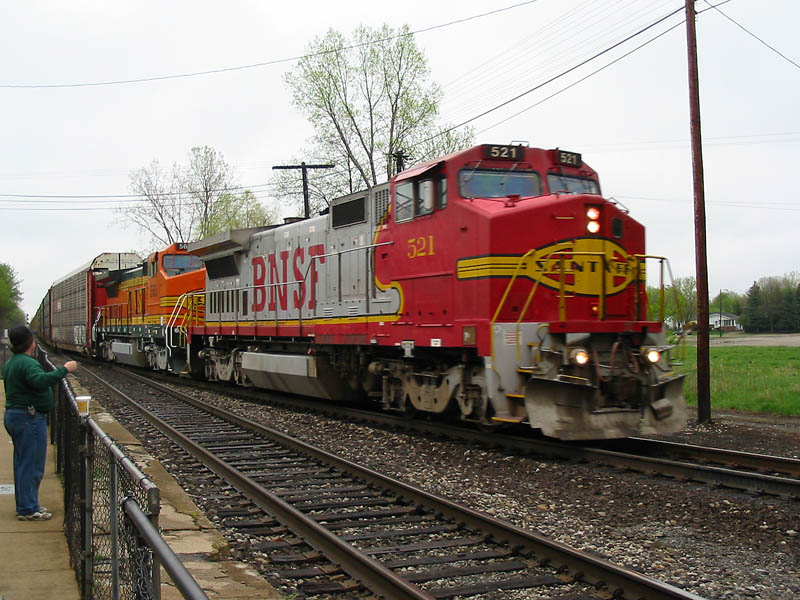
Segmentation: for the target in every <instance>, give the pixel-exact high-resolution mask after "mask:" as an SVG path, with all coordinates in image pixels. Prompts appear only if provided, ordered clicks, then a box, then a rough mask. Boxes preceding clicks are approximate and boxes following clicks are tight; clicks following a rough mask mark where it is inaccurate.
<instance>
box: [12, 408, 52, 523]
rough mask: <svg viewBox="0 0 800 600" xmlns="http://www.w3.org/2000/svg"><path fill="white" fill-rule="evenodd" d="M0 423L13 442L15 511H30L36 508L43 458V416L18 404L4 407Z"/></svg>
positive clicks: (30, 512) (45, 418)
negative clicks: (31, 412)
mask: <svg viewBox="0 0 800 600" xmlns="http://www.w3.org/2000/svg"><path fill="white" fill-rule="evenodd" d="M3 424H4V425H5V426H6V431H7V432H8V435H10V436H11V441H12V442H14V497H15V499H16V501H17V513H18V514H20V515H32V514H33V513H35V512H36V511H38V510H39V484H40V483H41V482H42V476H44V464H45V459H46V458H47V417H46V415H43V414H40V413H37V414H35V415H33V416H31V415H29V414H28V411H27V410H25V409H21V408H8V409H6V415H5V419H4V420H3Z"/></svg>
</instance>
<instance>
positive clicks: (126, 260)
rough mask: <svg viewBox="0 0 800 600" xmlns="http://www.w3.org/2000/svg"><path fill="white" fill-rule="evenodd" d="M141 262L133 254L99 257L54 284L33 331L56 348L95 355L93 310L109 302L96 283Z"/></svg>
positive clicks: (35, 321) (105, 254)
mask: <svg viewBox="0 0 800 600" xmlns="http://www.w3.org/2000/svg"><path fill="white" fill-rule="evenodd" d="M141 262H142V259H141V257H140V256H139V255H138V254H135V253H132V252H104V253H102V254H99V255H97V256H96V257H94V258H93V259H92V260H90V261H89V262H88V263H86V264H85V265H82V266H81V267H78V268H77V269H75V270H74V271H73V272H72V273H70V274H69V275H65V276H64V277H62V278H61V279H59V280H58V281H56V282H54V283H53V285H52V286H51V287H50V289H48V290H47V293H46V294H45V297H44V298H43V299H42V301H41V303H40V304H39V308H38V309H37V311H36V313H35V315H34V317H33V319H31V327H32V329H33V330H34V331H35V332H36V333H37V334H38V336H39V338H40V339H41V340H44V341H46V342H48V343H49V344H50V345H52V346H54V347H56V348H63V349H66V350H72V351H73V352H80V353H82V354H87V355H88V354H93V352H94V349H93V341H92V335H91V329H92V314H93V311H92V307H94V306H97V305H99V304H103V303H106V302H107V298H108V294H107V292H106V290H105V288H103V287H101V286H98V285H97V281H98V280H99V279H103V278H105V277H107V276H108V274H109V273H111V272H119V271H123V270H126V269H130V268H132V267H135V266H136V265H138V264H139V263H141Z"/></svg>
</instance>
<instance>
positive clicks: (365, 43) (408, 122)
mask: <svg viewBox="0 0 800 600" xmlns="http://www.w3.org/2000/svg"><path fill="white" fill-rule="evenodd" d="M306 52H307V56H306V57H305V58H303V59H301V60H300V61H299V62H298V64H297V66H296V67H295V68H294V69H293V70H292V71H290V72H289V73H287V74H286V76H285V80H286V83H287V85H288V86H289V89H290V90H291V92H292V98H293V102H294V105H295V106H296V107H297V108H299V109H300V110H301V111H302V112H303V113H304V114H305V116H306V117H307V118H308V120H309V122H310V123H311V125H312V126H313V128H314V130H315V135H314V137H313V139H312V140H311V141H310V143H309V144H308V147H307V148H306V149H304V151H303V157H302V160H305V161H306V162H311V161H313V162H320V161H324V162H333V163H335V164H336V165H337V169H335V170H334V171H333V172H325V171H323V172H320V173H316V174H314V176H313V177H312V178H310V185H311V188H312V189H316V193H315V194H314V196H313V197H314V199H315V201H316V203H317V204H316V206H317V208H319V207H320V204H322V203H324V201H330V199H331V198H333V197H336V196H340V195H342V194H346V193H351V192H355V191H358V190H361V189H364V188H366V187H371V186H374V185H376V184H378V183H380V182H381V181H385V180H386V179H388V178H390V177H392V176H393V175H394V174H395V172H394V167H395V164H394V161H393V159H392V155H393V154H394V153H395V152H398V151H403V152H404V153H405V154H406V155H408V156H409V159H410V161H413V162H423V161H425V160H429V159H432V158H435V157H436V156H441V155H443V154H447V153H449V152H453V151H456V150H459V149H462V148H464V147H466V146H469V145H470V144H471V143H472V139H473V132H472V130H471V129H463V130H452V131H451V130H449V128H448V127H446V126H445V125H441V124H437V118H438V114H439V99H440V98H441V95H442V92H441V89H440V88H439V86H438V85H436V84H435V83H433V82H432V81H431V80H430V70H429V68H428V63H427V59H426V57H425V55H424V53H423V52H422V50H421V49H420V48H419V47H418V46H417V43H416V40H415V39H414V36H413V34H411V32H410V31H409V29H408V26H403V27H401V28H399V29H397V30H395V29H393V28H391V27H389V26H388V25H383V26H382V27H381V28H379V29H371V28H368V27H363V26H362V27H358V28H357V29H356V30H355V31H354V32H353V34H352V36H351V37H350V38H347V37H345V36H344V35H343V34H342V33H340V32H338V31H335V30H330V31H328V33H327V34H326V35H325V36H323V37H321V38H316V39H315V40H314V41H313V42H312V43H311V44H310V45H309V46H308V47H307V48H306ZM295 181H296V178H295V177H294V176H293V175H291V174H289V173H286V172H281V173H275V174H273V182H274V183H275V184H276V187H277V189H278V193H279V194H281V193H283V194H287V195H288V194H290V193H291V194H293V190H296V189H297V184H296V183H295ZM290 200H291V201H295V200H296V197H295V196H293V195H292V196H290Z"/></svg>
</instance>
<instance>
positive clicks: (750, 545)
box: [85, 381, 800, 600]
mask: <svg viewBox="0 0 800 600" xmlns="http://www.w3.org/2000/svg"><path fill="white" fill-rule="evenodd" d="M85 383H86V384H87V385H89V386H90V387H91V385H92V383H91V382H88V381H87V382H85ZM193 393H194V394H195V395H197V396H199V397H201V398H202V399H204V400H206V401H209V402H212V403H215V404H218V405H220V406H221V407H224V408H230V409H233V410H234V411H235V412H237V413H239V414H242V415H244V416H246V417H248V418H252V419H254V420H257V421H260V422H262V423H264V424H265V425H268V426H270V427H274V428H276V429H279V430H282V431H285V432H286V433H288V434H290V435H293V436H295V437H297V438H300V439H303V440H306V441H309V442H311V443H313V444H315V445H317V446H320V447H321V448H324V449H326V450H328V451H330V452H333V453H336V454H338V455H340V456H343V457H345V458H348V459H350V460H352V461H354V462H358V463H360V464H363V465H365V466H368V467H370V468H372V469H375V470H377V471H380V472H383V473H386V474H387V475H390V476H393V477H397V478H398V479H401V480H404V481H406V482H409V483H412V484H414V485H417V486H419V487H421V488H423V489H425V490H428V491H430V492H433V493H437V494H441V495H443V496H446V497H448V498H451V499H453V500H455V501H458V502H460V503H463V504H466V505H468V506H470V507H472V508H474V509H476V510H480V511H483V512H486V513H488V514H491V515H493V516H496V517H498V518H501V519H504V520H507V521H509V522H512V523H514V524H516V525H518V526H520V527H523V528H526V529H531V530H538V531H539V532H541V533H543V534H545V535H547V536H549V537H550V538H552V539H554V540H557V541H559V542H562V543H565V544H568V545H570V546H573V547H576V548H579V549H581V550H588V551H591V552H593V553H595V554H596V555H598V556H600V557H602V558H606V559H608V560H610V561H612V562H615V563H617V564H620V565H623V566H626V567H631V568H633V569H636V570H637V571H639V572H641V573H644V574H646V575H648V576H651V577H653V578H656V579H659V580H662V581H665V582H667V583H670V584H672V585H676V586H678V587H681V588H684V589H687V590H689V591H691V592H693V593H695V594H698V595H700V596H703V597H706V598H717V599H740V598H754V599H757V600H790V599H791V600H794V599H795V598H798V597H800V551H799V550H800V534H799V533H798V531H800V519H798V514H800V511H798V506H800V504H798V501H791V500H784V499H780V498H773V497H757V496H751V495H748V494H744V493H740V492H735V491H731V490H726V489H715V488H713V487H711V486H707V485H703V484H695V483H681V482H677V481H674V480H671V479H666V478H660V477H652V476H647V475H642V474H637V473H630V472H620V471H617V470H613V469H609V468H606V467H602V466H598V465H595V464H587V463H575V462H566V461H561V460H553V459H546V458H537V457H531V456H519V455H513V454H508V453H504V452H496V451H492V450H487V449H483V448H479V447H474V446H470V445H468V444H465V443H459V442H454V441H450V440H447V441H442V440H437V439H434V438H432V437H431V436H424V435H418V434H413V433H404V432H397V431H391V430H386V429H381V428H376V427H374V426H369V425H362V424H355V423H351V422H346V421H339V420H336V419H332V418H329V417H325V416H322V415H317V414H310V413H308V412H303V411H293V410H289V409H284V408H276V407H273V406H263V405H258V404H252V403H249V402H246V401H242V400H238V399H230V398H226V397H224V396H222V395H220V394H217V393H213V392H193ZM739 418H740V417H737V420H736V421H734V420H732V419H729V418H720V419H718V420H717V421H716V422H714V423H713V424H711V425H702V426H697V425H696V424H690V426H689V427H687V429H686V430H685V431H684V432H682V433H680V434H674V435H672V436H663V437H665V438H666V439H672V440H675V441H688V442H691V443H694V444H700V445H707V446H717V447H727V448H734V449H738V450H748V451H752V452H759V453H769V454H777V455H783V456H794V457H797V456H798V450H800V424H798V423H796V422H788V423H787V422H786V421H785V420H780V419H778V420H773V421H772V422H766V423H765V422H761V421H758V420H745V421H741V420H738V419H739ZM526 594H529V593H528V592H525V591H516V592H513V593H511V592H505V593H504V595H503V596H502V597H503V598H520V599H521V598H535V597H537V596H535V595H526ZM499 597H500V596H498V598H499Z"/></svg>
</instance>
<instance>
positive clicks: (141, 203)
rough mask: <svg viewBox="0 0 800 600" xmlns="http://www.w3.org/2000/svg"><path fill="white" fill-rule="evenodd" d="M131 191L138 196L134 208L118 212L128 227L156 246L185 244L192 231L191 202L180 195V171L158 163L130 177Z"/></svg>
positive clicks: (151, 164) (135, 172) (152, 163)
mask: <svg viewBox="0 0 800 600" xmlns="http://www.w3.org/2000/svg"><path fill="white" fill-rule="evenodd" d="M130 185H131V190H132V191H133V192H134V193H135V194H138V195H139V196H141V199H139V200H138V201H137V202H135V203H134V204H133V206H126V207H124V208H120V209H117V210H118V214H119V215H120V217H121V218H122V219H123V220H124V221H127V222H129V223H130V224H132V225H134V226H136V227H138V228H139V229H141V230H143V231H146V232H147V233H149V234H150V236H151V238H152V240H151V241H152V242H153V243H154V244H155V245H160V246H166V245H169V244H174V243H175V242H188V241H189V240H190V239H191V236H192V230H193V229H194V218H193V213H194V211H193V210H192V207H191V199H190V198H189V197H188V196H187V195H186V194H183V193H182V192H181V189H180V169H179V168H178V166H177V165H174V166H173V168H172V172H169V173H168V172H166V171H164V169H162V168H161V164H160V163H159V162H158V160H153V162H151V163H150V165H148V166H147V167H142V168H141V169H138V170H136V171H133V172H132V173H131V174H130Z"/></svg>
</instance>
